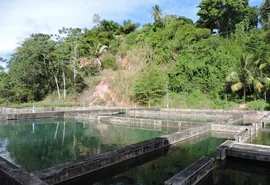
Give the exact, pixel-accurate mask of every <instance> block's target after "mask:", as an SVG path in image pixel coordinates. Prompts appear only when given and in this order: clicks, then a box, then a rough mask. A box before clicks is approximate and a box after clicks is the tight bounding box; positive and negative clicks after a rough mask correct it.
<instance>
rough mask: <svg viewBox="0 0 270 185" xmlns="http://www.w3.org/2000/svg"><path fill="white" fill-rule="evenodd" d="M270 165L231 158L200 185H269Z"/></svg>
mask: <svg viewBox="0 0 270 185" xmlns="http://www.w3.org/2000/svg"><path fill="white" fill-rule="evenodd" d="M269 182H270V170H269V163H261V162H258V161H251V160H243V159H239V158H229V159H227V160H226V161H224V162H222V163H220V164H218V165H217V168H215V169H214V170H213V171H212V172H211V173H210V174H209V175H208V176H207V177H206V178H204V179H203V180H202V181H201V182H200V183H198V185H269Z"/></svg>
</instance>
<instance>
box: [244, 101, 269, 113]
mask: <svg viewBox="0 0 270 185" xmlns="http://www.w3.org/2000/svg"><path fill="white" fill-rule="evenodd" d="M248 106H249V107H250V108H251V109H252V110H261V111H263V110H265V109H266V107H267V106H268V103H266V102H265V101H264V100H255V101H252V102H249V103H248Z"/></svg>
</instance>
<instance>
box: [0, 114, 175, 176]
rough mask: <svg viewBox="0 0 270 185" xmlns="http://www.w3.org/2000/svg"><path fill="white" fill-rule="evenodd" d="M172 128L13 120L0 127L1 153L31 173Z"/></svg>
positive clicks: (147, 137)
mask: <svg viewBox="0 0 270 185" xmlns="http://www.w3.org/2000/svg"><path fill="white" fill-rule="evenodd" d="M174 131H175V130H174V129H170V130H169V131H168V130H166V132H165V131H156V130H150V129H149V128H148V130H145V129H141V128H136V127H134V128H127V127H119V126H114V125H109V124H102V123H99V124H98V123H92V122H79V121H76V120H73V119H62V118H57V119H36V120H22V121H13V122H9V124H7V125H1V126H0V156H1V157H3V158H5V159H6V160H8V161H10V162H12V163H13V164H15V165H18V166H20V167H21V168H23V169H25V170H26V171H28V172H34V171H39V170H43V169H46V168H49V167H53V166H55V165H59V164H63V163H67V162H71V161H74V160H78V159H82V158H84V157H87V156H92V155H96V154H99V153H103V152H107V151H110V150H114V149H117V148H119V147H122V146H126V145H129V144H133V143H137V142H140V141H144V140H147V139H150V138H154V137H159V136H162V135H165V134H168V133H170V132H174Z"/></svg>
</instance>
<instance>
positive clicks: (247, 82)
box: [226, 55, 270, 99]
mask: <svg viewBox="0 0 270 185" xmlns="http://www.w3.org/2000/svg"><path fill="white" fill-rule="evenodd" d="M266 66H267V64H266V63H261V62H260V60H257V61H254V58H253V56H252V55H242V56H241V58H240V60H239V63H238V65H237V67H236V68H235V70H234V71H233V72H231V73H230V74H229V75H228V76H227V77H226V82H227V83H228V84H229V85H230V86H231V90H232V91H233V92H236V91H239V90H243V97H244V99H246V94H247V91H249V92H252V91H253V92H254V99H256V97H257V94H258V93H261V92H262V91H263V90H264V84H266V83H269V80H270V79H269V77H267V75H266V74H265V73H264V72H263V70H264V68H265V67H266Z"/></svg>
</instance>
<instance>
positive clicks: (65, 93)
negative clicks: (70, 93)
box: [63, 71, 67, 99]
mask: <svg viewBox="0 0 270 185" xmlns="http://www.w3.org/2000/svg"><path fill="white" fill-rule="evenodd" d="M63 82H64V99H66V95H67V92H66V76H65V72H64V71H63Z"/></svg>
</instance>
